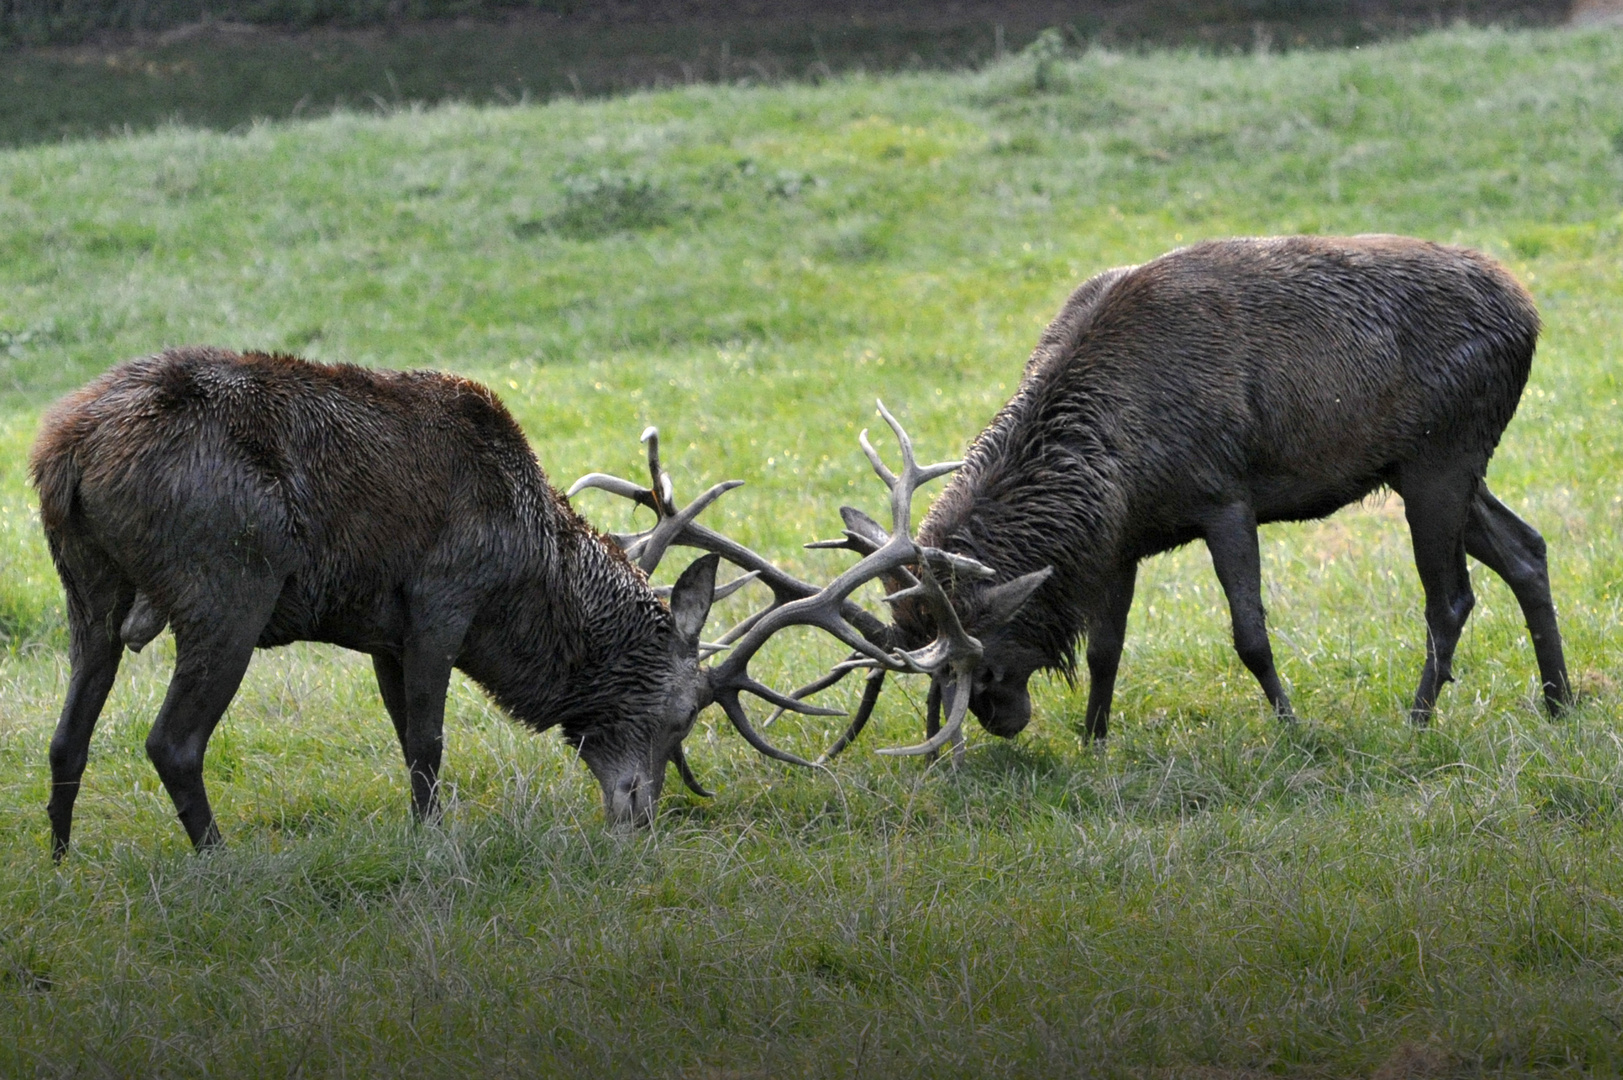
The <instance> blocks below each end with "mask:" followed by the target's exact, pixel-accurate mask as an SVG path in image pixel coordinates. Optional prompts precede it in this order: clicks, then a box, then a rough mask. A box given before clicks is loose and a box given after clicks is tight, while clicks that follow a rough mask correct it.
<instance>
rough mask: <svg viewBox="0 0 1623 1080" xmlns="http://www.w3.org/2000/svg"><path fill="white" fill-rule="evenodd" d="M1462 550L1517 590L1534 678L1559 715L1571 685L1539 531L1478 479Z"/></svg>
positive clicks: (1567, 703) (1567, 702) (1569, 696)
mask: <svg viewBox="0 0 1623 1080" xmlns="http://www.w3.org/2000/svg"><path fill="white" fill-rule="evenodd" d="M1465 550H1466V553H1467V554H1469V555H1470V556H1471V557H1472V558H1474V559H1476V560H1478V561H1479V562H1481V563H1482V564H1483V565H1484V566H1486V567H1487V568H1488V569H1489V570H1492V571H1493V572H1494V573H1496V574H1498V575H1499V576H1500V577H1501V578H1503V579H1504V581H1505V584H1507V585H1509V586H1510V591H1511V592H1513V593H1514V594H1515V595H1516V602H1517V603H1518V604H1520V605H1521V608H1522V616H1523V618H1525V619H1526V620H1527V631H1528V633H1529V634H1531V635H1532V638H1533V653H1534V655H1535V656H1536V657H1537V658H1538V671H1539V679H1540V681H1541V682H1542V683H1543V685H1544V706H1545V708H1547V709H1548V710H1549V712H1550V715H1551V716H1560V715H1561V713H1562V710H1564V709H1565V708H1567V707H1568V706H1570V705H1571V704H1572V686H1571V684H1570V683H1568V681H1567V660H1566V656H1565V654H1564V653H1563V652H1562V649H1561V631H1560V629H1559V628H1558V627H1557V626H1556V620H1555V601H1554V600H1553V599H1552V598H1551V596H1550V571H1549V564H1548V562H1547V561H1546V558H1545V548H1544V537H1542V536H1540V535H1539V534H1538V530H1537V529H1535V528H1533V526H1531V525H1529V524H1528V523H1527V522H1525V521H1523V520H1522V519H1521V518H1519V517H1517V516H1516V515H1515V514H1514V513H1512V512H1511V510H1510V508H1509V507H1507V506H1506V505H1505V504H1504V503H1502V502H1500V501H1499V500H1498V499H1496V498H1494V497H1493V494H1492V493H1491V492H1489V491H1488V486H1487V485H1486V484H1483V485H1481V486H1479V487H1478V488H1477V492H1476V498H1475V499H1473V500H1472V501H1471V514H1470V517H1469V519H1468V520H1467V521H1466V526H1465Z"/></svg>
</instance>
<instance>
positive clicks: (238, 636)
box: [147, 579, 281, 850]
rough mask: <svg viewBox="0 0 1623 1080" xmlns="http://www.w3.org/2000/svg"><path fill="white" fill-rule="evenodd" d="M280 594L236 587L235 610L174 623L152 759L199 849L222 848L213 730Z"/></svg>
mask: <svg viewBox="0 0 1623 1080" xmlns="http://www.w3.org/2000/svg"><path fill="white" fill-rule="evenodd" d="M280 592H281V583H280V582H279V581H271V580H268V579H259V580H249V581H247V582H243V583H241V584H240V585H239V584H235V583H234V587H233V588H232V590H231V594H230V600H231V610H229V611H211V612H209V613H208V615H207V616H205V617H204V618H201V619H198V618H188V617H186V616H182V615H176V616H175V617H174V618H173V620H172V622H171V625H172V626H173V628H174V631H175V673H174V675H173V677H171V678H170V680H169V690H168V692H167V693H166V694H165V695H164V699H163V705H162V707H160V708H159V710H158V718H157V719H156V720H155V721H153V724H152V731H151V732H150V733H149V734H148V735H147V757H148V758H150V759H151V761H152V765H153V767H154V768H155V769H157V770H158V778H159V779H160V780H162V781H163V786H164V790H165V791H167V792H169V798H170V799H171V800H172V801H173V802H174V804H175V813H176V814H177V815H178V816H179V817H180V823H181V824H182V825H183V826H185V828H186V835H187V836H188V837H190V838H191V841H192V846H193V847H195V848H197V849H198V850H202V849H204V848H207V847H212V846H213V845H215V844H218V843H219V842H220V830H219V828H218V827H217V826H216V825H215V823H214V812H213V810H212V809H210V807H209V800H208V793H207V792H206V791H205V790H204V787H203V754H204V752H205V751H206V750H207V749H208V741H209V736H210V735H212V734H213V733H214V725H215V724H217V723H219V721H220V716H221V715H222V714H223V713H224V712H225V708H226V706H227V705H229V704H230V703H231V699H232V698H233V697H235V696H236V693H237V687H238V686H239V685H241V683H242V676H243V673H244V672H246V671H247V670H248V661H249V660H251V659H252V658H253V654H254V648H255V646H256V645H257V644H258V641H259V635H260V633H261V631H263V629H264V627H265V624H266V623H267V622H269V621H270V616H271V612H272V610H273V609H274V608H275V606H276V599H277V596H278V595H279V594H280Z"/></svg>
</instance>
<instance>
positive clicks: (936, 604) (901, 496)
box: [710, 402, 994, 765]
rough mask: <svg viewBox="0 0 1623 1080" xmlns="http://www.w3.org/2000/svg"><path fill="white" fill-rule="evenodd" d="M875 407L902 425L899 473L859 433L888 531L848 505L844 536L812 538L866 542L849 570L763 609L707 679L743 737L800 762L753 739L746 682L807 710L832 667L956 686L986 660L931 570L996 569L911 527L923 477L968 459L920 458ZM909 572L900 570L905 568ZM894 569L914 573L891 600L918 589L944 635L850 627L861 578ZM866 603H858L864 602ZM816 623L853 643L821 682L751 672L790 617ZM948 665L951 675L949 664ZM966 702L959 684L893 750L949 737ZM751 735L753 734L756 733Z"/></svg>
mask: <svg viewBox="0 0 1623 1080" xmlns="http://www.w3.org/2000/svg"><path fill="white" fill-rule="evenodd" d="M878 405H879V414H880V415H881V416H883V417H884V418H885V423H887V424H889V425H890V429H891V431H892V432H894V433H895V435H896V441H897V443H898V445H899V446H900V447H901V451H902V472H901V475H899V476H898V475H897V474H896V473H893V472H891V470H890V469H889V468H888V467H887V466H886V465H885V462H884V460H883V459H882V458H881V457H880V456H879V453H878V451H876V450H875V449H874V448H873V444H872V443H870V442H869V441H868V433H867V431H863V432H862V434H861V435H860V436H859V438H858V441H859V442H860V443H861V444H862V449H863V452H864V453H865V454H867V456H868V461H869V462H870V463H871V464H872V465H873V468H874V472H875V473H876V474H878V476H879V478H880V479H881V480H882V481H884V483H885V486H886V487H888V488H889V489H890V509H891V520H892V522H893V523H894V528H893V529H892V530H891V531H890V532H889V533H888V534H887V533H886V532H885V531H884V529H883V528H881V527H880V526H879V525H878V523H876V522H873V521H872V520H870V519H868V518H866V517H865V516H864V515H861V514H860V513H858V512H856V511H850V510H847V511H844V512H843V515H844V518H845V521H846V525H847V529H846V535H845V539H844V540H836V541H824V542H820V543H818V544H815V545H810V546H814V547H842V548H848V549H850V550H853V551H859V552H865V554H864V555H863V557H862V558H861V559H860V560H859V561H858V562H857V564H856V565H855V566H853V567H851V568H850V569H848V570H846V571H845V573H843V574H841V575H840V576H839V577H837V578H835V579H834V580H833V581H831V582H830V583H829V584H828V585H826V586H825V587H824V588H823V589H822V590H820V591H819V592H818V593H817V594H816V595H814V596H809V597H806V598H804V599H801V600H795V601H793V602H791V603H788V604H784V605H781V606H778V607H775V608H773V609H770V610H768V611H766V612H763V613H762V614H761V615H760V616H759V617H758V618H756V619H755V620H754V621H753V623H752V625H749V626H748V629H747V630H745V631H744V632H743V633H742V634H741V636H739V637H738V638H737V639H736V641H735V643H734V645H733V649H732V651H731V652H730V653H729V654H728V656H727V658H726V659H725V660H723V661H722V662H721V663H719V664H717V665H716V666H714V667H713V668H711V669H710V671H711V688H712V691H713V692H714V694H715V699H716V701H717V703H718V704H720V705H721V707H722V709H723V710H725V711H726V712H727V715H728V717H729V718H730V719H731V720H732V721H733V725H734V726H735V727H737V728H738V729H739V731H740V733H742V734H744V737H745V738H746V739H748V740H750V742H751V744H752V745H754V746H755V747H756V749H758V750H762V752H763V753H768V754H769V756H773V757H777V758H778V759H779V760H783V761H790V760H793V761H794V763H796V764H808V765H809V764H811V763H810V762H803V761H801V759H799V758H794V757H793V755H785V754H783V753H781V752H777V753H772V752H770V751H768V750H765V749H763V747H764V746H765V745H766V743H765V740H761V741H760V742H756V740H757V739H759V736H756V735H754V732H753V729H752V728H751V727H750V724H749V718H748V716H747V715H746V714H745V711H744V708H743V705H742V703H741V702H740V701H739V697H738V695H739V693H740V692H741V691H745V690H747V691H749V692H750V693H752V694H754V695H755V696H756V697H759V698H762V699H764V700H766V701H769V702H771V703H772V704H774V705H777V706H778V707H779V708H780V709H790V710H793V711H796V712H808V711H810V710H808V709H807V708H806V707H805V704H804V703H803V702H802V701H801V700H800V699H801V697H802V696H804V695H805V694H808V693H811V692H814V691H815V690H817V689H822V688H825V687H827V686H830V685H832V684H833V682H835V681H838V680H837V678H835V677H834V676H835V675H836V674H843V673H844V672H846V671H851V670H855V669H856V668H859V667H866V668H872V669H876V671H878V672H883V671H917V672H923V673H926V674H929V675H933V676H939V677H948V678H950V679H951V681H952V684H953V685H954V686H955V687H960V688H962V687H967V686H968V678H967V676H968V673H969V672H971V671H973V670H974V668H975V666H976V665H977V664H978V663H979V662H980V657H981V644H980V642H979V641H976V640H975V639H974V638H972V637H970V636H969V635H968V634H967V633H965V632H964V628H963V625H962V624H961V623H960V622H959V621H958V616H957V614H956V613H955V612H954V611H953V610H952V605H951V603H950V602H949V601H948V600H947V595H946V593H945V592H944V591H943V590H942V588H941V586H940V584H939V582H937V580H936V577H935V572H934V570H933V569H932V567H943V568H947V569H949V570H950V571H951V572H952V573H955V574H964V575H968V576H973V577H982V578H989V577H992V576H994V574H993V571H992V570H991V569H990V568H989V567H987V566H985V565H983V564H981V563H980V562H977V561H976V560H974V559H971V558H968V557H966V556H963V555H956V554H953V553H951V552H947V551H942V550H940V549H939V548H934V547H927V546H921V545H919V544H918V543H917V542H915V541H914V540H913V538H912V535H911V522H912V514H913V494H914V492H915V491H917V490H918V488H919V486H920V485H921V484H925V483H928V482H929V481H931V480H934V479H936V478H937V477H940V476H945V475H946V474H947V473H949V472H952V471H953V470H954V469H956V468H958V467H959V466H960V465H961V464H963V463H962V462H958V461H946V462H940V463H937V464H934V465H922V466H921V465H920V464H919V463H918V461H917V460H916V459H915V457H914V455H913V441H912V439H910V438H909V437H908V434H907V432H906V430H904V429H903V427H902V425H901V423H900V422H898V421H897V419H896V418H895V417H894V416H892V415H891V414H890V411H889V410H888V409H886V408H885V405H884V403H883V402H879V403H878ZM910 566H917V567H918V572H917V577H916V578H915V577H912V575H910V574H908V568H909V567H910ZM904 574H905V575H908V576H907V577H902V576H901V575H904ZM886 575H897V577H898V580H901V581H903V582H906V581H907V580H910V579H911V580H912V581H913V582H914V583H913V584H911V585H907V586H905V587H904V588H902V589H900V590H899V591H897V592H893V593H891V594H890V595H889V596H887V597H885V600H886V601H887V602H889V603H895V602H896V601H899V600H903V599H908V598H911V597H914V596H919V597H922V598H923V599H924V601H925V603H926V604H928V605H929V607H930V610H931V612H932V614H934V615H935V616H936V626H937V628H938V635H939V636H938V637H937V638H936V640H935V641H934V642H932V643H931V644H929V645H927V646H925V647H924V648H922V649H916V650H913V651H911V652H907V651H902V650H890V651H886V650H885V649H883V648H881V647H880V646H879V645H878V644H876V643H875V642H873V641H871V640H869V639H868V638H866V637H864V636H862V635H860V634H858V633H857V632H855V630H854V628H853V627H852V626H851V624H850V623H848V622H847V621H846V620H845V619H844V618H843V609H844V606H845V604H846V602H847V599H848V598H849V597H850V595H851V594H852V593H853V592H855V591H856V590H857V589H858V588H859V587H861V586H862V585H864V584H866V583H867V582H869V581H872V580H873V579H875V578H878V577H881V576H886ZM858 610H860V609H858ZM794 625H801V626H815V627H817V628H819V629H821V630H823V631H824V632H826V633H828V634H830V635H832V636H834V637H836V638H838V639H839V640H841V641H843V642H845V643H846V644H847V645H849V646H850V647H851V649H852V651H853V653H854V654H855V655H854V656H853V658H852V659H850V660H846V661H844V662H843V663H841V664H839V665H837V666H836V669H835V672H831V673H830V674H829V675H826V676H824V677H823V678H821V679H819V680H817V681H816V682H815V683H812V684H810V685H809V686H807V687H803V688H802V689H801V690H799V691H796V692H795V693H794V694H791V695H784V694H780V693H778V692H777V691H774V690H771V689H770V688H768V687H765V686H762V685H761V684H760V683H758V682H756V681H755V680H754V679H753V678H751V677H750V676H749V662H750V660H751V658H753V657H754V655H755V653H756V652H758V651H759V650H760V648H761V646H763V645H764V644H766V642H767V640H768V639H769V638H771V636H772V635H773V634H775V633H777V632H778V631H779V630H782V629H783V628H784V627H787V626H794ZM949 669H950V671H951V673H952V674H951V675H950V676H946V675H945V673H946V672H947V671H948V670H949ZM881 682H882V680H881V679H878V678H875V677H873V676H870V679H869V684H868V686H867V687H866V688H865V690H864V694H863V707H862V708H861V709H860V710H859V712H858V716H857V717H856V718H855V719H854V720H853V721H852V723H851V726H850V727H849V728H848V729H847V732H846V734H845V735H844V736H842V737H841V739H840V740H839V742H837V743H836V744H835V746H834V747H832V748H831V749H830V750H829V752H828V753H827V754H825V755H823V758H822V759H821V760H823V761H827V760H828V759H829V758H831V757H833V756H834V755H835V754H837V753H839V751H840V750H842V749H844V748H845V746H847V745H849V744H850V742H851V740H852V739H854V738H855V737H856V735H857V733H858V732H860V731H861V729H862V725H863V724H865V723H866V722H867V716H868V714H870V713H871V712H872V708H873V704H872V703H873V701H875V700H877V699H878V694H879V687H880V684H881ZM968 707H969V694H968V693H967V692H961V691H959V692H955V693H954V697H953V708H952V710H951V715H950V717H949V720H948V724H947V727H946V728H944V729H943V731H942V732H941V733H937V735H936V736H935V738H934V739H932V740H931V741H930V742H927V743H924V744H921V745H920V746H918V747H906V748H902V749H900V750H896V751H893V752H895V753H927V752H929V751H931V750H934V749H935V748H936V747H938V746H940V745H941V743H942V742H945V741H946V740H947V739H949V738H951V737H953V735H954V734H955V733H956V732H957V731H958V729H959V728H961V727H962V726H963V719H964V714H965V712H966V711H967V709H968ZM752 736H754V737H753V738H752Z"/></svg>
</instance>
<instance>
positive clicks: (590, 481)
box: [564, 472, 659, 513]
mask: <svg viewBox="0 0 1623 1080" xmlns="http://www.w3.org/2000/svg"><path fill="white" fill-rule="evenodd" d="M587 488H600V489H602V490H603V491H607V492H610V493H611V494H614V495H619V496H622V497H624V498H627V499H630V500H631V501H632V502H634V503H636V504H637V505H639V506H646V507H648V509H650V510H652V511H654V512H655V513H658V512H659V506H658V505H657V504H656V503H655V501H654V493H653V492H652V491H650V490H649V489H648V488H645V487H638V486H637V485H636V484H634V483H632V482H631V481H630V480H622V479H620V478H619V477H618V476H610V475H609V474H608V473H600V472H595V473H587V474H586V475H585V476H583V477H581V478H580V479H579V480H576V481H575V482H574V483H573V484H570V485H569V490H568V491H566V492H564V497H565V498H569V499H573V498H574V497H575V495H576V494H577V493H579V492H582V491H585V490H586V489H587Z"/></svg>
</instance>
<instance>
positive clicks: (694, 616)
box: [671, 555, 721, 648]
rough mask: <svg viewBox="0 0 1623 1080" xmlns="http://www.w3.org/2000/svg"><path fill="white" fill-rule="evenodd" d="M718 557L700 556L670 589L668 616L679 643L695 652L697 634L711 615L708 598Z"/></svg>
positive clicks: (719, 557)
mask: <svg viewBox="0 0 1623 1080" xmlns="http://www.w3.org/2000/svg"><path fill="white" fill-rule="evenodd" d="M720 564H721V556H720V555H701V556H700V557H699V558H697V559H694V560H693V562H691V563H689V564H688V568H687V569H686V570H684V571H682V576H681V577H679V578H677V579H676V585H675V587H674V588H672V589H671V614H672V615H674V616H676V632H677V633H678V634H681V635H682V640H683V641H684V642H686V643H687V644H689V645H691V646H693V647H694V648H698V646H699V631H701V630H703V629H704V620H705V619H706V618H708V617H709V615H710V598H711V595H712V594H713V593H714V592H715V591H716V567H717V566H719V565H720Z"/></svg>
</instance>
